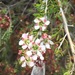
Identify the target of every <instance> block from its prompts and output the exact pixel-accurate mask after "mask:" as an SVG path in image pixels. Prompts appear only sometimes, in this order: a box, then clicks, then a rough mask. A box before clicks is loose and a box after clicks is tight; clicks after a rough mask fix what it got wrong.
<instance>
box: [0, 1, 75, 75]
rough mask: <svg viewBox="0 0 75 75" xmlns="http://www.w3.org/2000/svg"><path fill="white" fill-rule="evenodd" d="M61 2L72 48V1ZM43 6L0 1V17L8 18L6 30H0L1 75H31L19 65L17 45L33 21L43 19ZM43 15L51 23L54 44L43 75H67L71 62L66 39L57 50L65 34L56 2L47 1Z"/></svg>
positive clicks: (74, 12) (74, 31)
mask: <svg viewBox="0 0 75 75" xmlns="http://www.w3.org/2000/svg"><path fill="white" fill-rule="evenodd" d="M61 2H62V7H63V10H64V13H65V15H66V18H67V21H68V24H69V25H71V24H73V27H69V31H70V35H71V38H72V40H73V43H74V44H75V0H61ZM45 6H46V5H45V3H44V2H43V0H0V17H1V16H4V15H8V16H9V17H10V25H9V26H7V27H5V24H4V25H3V27H1V26H0V75H5V74H6V75H30V74H31V70H32V69H31V68H29V67H26V68H21V66H20V64H19V62H18V59H19V55H18V51H19V50H20V48H19V46H18V41H19V39H20V37H21V34H22V33H24V32H28V31H31V28H32V27H33V20H34V18H35V17H40V16H44V15H45V14H44V10H45ZM46 15H47V17H48V19H49V20H50V22H51V23H50V25H49V27H48V34H50V35H51V36H52V40H53V41H54V43H55V44H54V46H53V47H52V50H51V52H50V53H47V54H46V55H47V57H46V61H47V62H46V75H70V71H71V70H72V66H73V63H74V62H73V57H72V53H71V50H70V46H69V42H68V40H67V38H66V39H65V40H64V42H63V44H62V46H61V48H60V49H58V47H59V45H60V42H61V41H62V39H63V37H64V35H65V31H64V27H63V21H62V18H61V14H60V10H59V6H58V2H57V0H48V12H47V14H46ZM5 23H6V22H5ZM0 24H1V20H0ZM73 75H75V73H74V72H73Z"/></svg>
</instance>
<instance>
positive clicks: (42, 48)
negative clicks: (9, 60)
mask: <svg viewBox="0 0 75 75" xmlns="http://www.w3.org/2000/svg"><path fill="white" fill-rule="evenodd" d="M41 21H42V22H43V24H41V25H39V24H40V22H41ZM34 22H35V23H36V24H37V25H35V26H34V28H35V30H37V29H42V31H44V30H45V29H46V28H45V27H46V26H47V25H49V23H50V22H49V21H47V20H46V19H45V18H44V17H43V18H40V19H35V20H34ZM42 25H43V26H42ZM53 44H54V43H53V42H52V41H51V36H50V35H48V34H47V33H42V34H41V36H40V37H37V38H35V36H34V35H30V34H29V33H23V34H22V37H21V40H20V41H19V45H20V46H21V47H22V50H23V54H22V56H21V57H20V61H21V62H22V65H21V66H22V67H25V66H26V65H28V66H30V67H33V66H34V65H36V62H39V61H44V56H43V54H44V53H46V50H47V49H51V47H50V45H53Z"/></svg>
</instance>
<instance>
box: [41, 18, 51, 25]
mask: <svg viewBox="0 0 75 75" xmlns="http://www.w3.org/2000/svg"><path fill="white" fill-rule="evenodd" d="M40 20H41V21H42V22H43V23H44V24H45V25H49V24H50V21H48V20H47V19H46V17H42V18H40Z"/></svg>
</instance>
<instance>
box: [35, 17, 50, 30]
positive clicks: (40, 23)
mask: <svg viewBox="0 0 75 75" xmlns="http://www.w3.org/2000/svg"><path fill="white" fill-rule="evenodd" d="M34 22H35V26H34V29H35V30H38V29H40V30H41V31H45V30H46V28H47V26H48V25H49V24H50V21H48V20H47V19H46V17H42V18H39V19H38V18H36V19H35V20H34Z"/></svg>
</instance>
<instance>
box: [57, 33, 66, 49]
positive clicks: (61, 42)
mask: <svg viewBox="0 0 75 75" xmlns="http://www.w3.org/2000/svg"><path fill="white" fill-rule="evenodd" d="M66 36H67V34H65V36H64V37H63V40H62V41H61V42H60V45H59V47H58V49H60V47H61V46H62V44H63V42H64V40H65V38H66Z"/></svg>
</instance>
